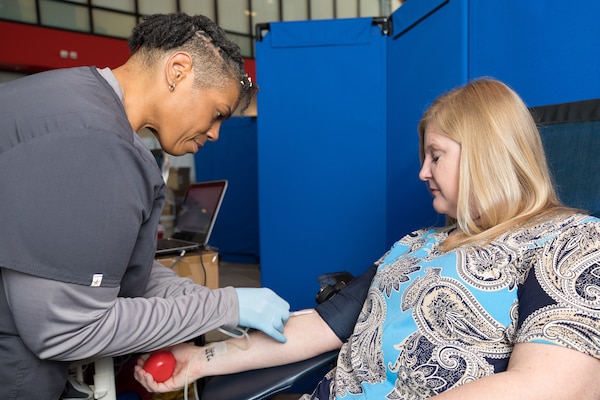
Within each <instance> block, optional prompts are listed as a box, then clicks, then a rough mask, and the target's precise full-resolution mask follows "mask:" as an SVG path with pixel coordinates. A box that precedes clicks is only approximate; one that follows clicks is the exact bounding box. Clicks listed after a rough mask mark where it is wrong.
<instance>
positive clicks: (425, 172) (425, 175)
mask: <svg viewBox="0 0 600 400" xmlns="http://www.w3.org/2000/svg"><path fill="white" fill-rule="evenodd" d="M429 178H431V173H430V169H429V163H427V162H426V161H423V164H421V170H420V171H419V179H420V180H422V181H424V182H425V181H427V180H428V179H429Z"/></svg>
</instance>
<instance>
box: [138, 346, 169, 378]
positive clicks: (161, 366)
mask: <svg viewBox="0 0 600 400" xmlns="http://www.w3.org/2000/svg"><path fill="white" fill-rule="evenodd" d="M144 369H145V370H146V372H148V373H150V375H152V377H153V378H154V380H155V381H156V382H158V383H160V382H164V381H166V380H167V379H169V378H170V377H171V375H173V371H175V356H174V355H173V353H171V352H170V351H164V350H161V351H157V352H155V353H152V354H150V357H148V359H147V360H146V362H145V363H144Z"/></svg>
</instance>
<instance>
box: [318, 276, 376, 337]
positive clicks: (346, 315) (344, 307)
mask: <svg viewBox="0 0 600 400" xmlns="http://www.w3.org/2000/svg"><path fill="white" fill-rule="evenodd" d="M375 272H377V265H376V264H373V265H372V266H371V267H369V269H367V270H366V271H365V272H364V273H363V274H362V275H360V276H358V277H356V278H354V279H353V280H352V281H350V282H349V283H348V284H347V285H346V286H345V287H343V288H342V289H341V290H340V291H339V292H338V293H337V294H336V295H335V296H333V297H331V298H330V299H329V300H327V301H325V302H323V303H321V304H319V305H318V306H317V307H316V310H317V312H318V313H319V315H320V316H321V318H323V320H324V321H325V323H327V325H329V327H330V328H331V330H332V331H333V332H334V333H335V334H336V336H337V337H338V338H339V339H340V340H341V341H342V342H345V341H346V340H347V339H348V338H349V337H350V335H351V334H352V332H353V331H354V325H355V324H356V320H357V319H358V315H359V314H360V310H361V309H362V306H363V303H364V302H365V299H366V298H367V293H368V291H369V287H370V286H371V281H372V280H373V277H374V276H375Z"/></svg>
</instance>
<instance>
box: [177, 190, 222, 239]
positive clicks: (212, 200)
mask: <svg viewBox="0 0 600 400" xmlns="http://www.w3.org/2000/svg"><path fill="white" fill-rule="evenodd" d="M226 188H227V181H224V180H223V181H212V182H200V183H193V184H191V185H190V186H189V188H188V190H187V192H186V195H185V198H184V200H183V204H182V205H181V208H180V210H179V212H178V214H177V221H176V223H175V229H174V235H173V237H175V238H178V239H184V240H191V241H194V242H197V243H199V244H201V245H206V244H207V243H206V242H207V241H208V237H209V236H210V233H211V231H212V228H213V226H214V223H215V221H216V216H217V214H218V212H219V208H220V207H221V202H222V201H223V196H224V193H225V190H226Z"/></svg>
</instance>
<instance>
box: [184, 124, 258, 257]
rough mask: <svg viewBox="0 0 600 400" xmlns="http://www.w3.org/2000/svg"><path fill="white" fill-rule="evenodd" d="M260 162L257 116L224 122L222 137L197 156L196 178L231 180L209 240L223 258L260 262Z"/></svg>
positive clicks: (195, 158) (195, 162) (209, 144)
mask: <svg viewBox="0 0 600 400" xmlns="http://www.w3.org/2000/svg"><path fill="white" fill-rule="evenodd" d="M257 162H258V161H257V145H256V118H255V117H233V118H230V119H228V120H227V121H225V122H223V124H222V125H221V130H220V132H219V140H218V141H217V142H214V143H213V142H207V143H206V145H205V146H204V147H203V148H202V149H201V150H200V151H199V152H198V153H197V154H196V155H195V157H194V164H195V165H194V166H195V172H196V180H197V181H199V182H201V181H212V180H217V179H227V180H228V181H229V186H228V188H227V192H226V193H225V198H224V199H223V204H222V205H221V211H220V212H219V216H218V218H217V221H216V222H215V226H214V229H213V233H212V235H211V239H210V242H209V244H210V245H211V246H215V247H217V249H218V251H219V256H220V257H221V259H222V260H223V261H230V262H242V263H255V262H258V261H259V257H260V254H259V238H260V237H259V233H258V166H257Z"/></svg>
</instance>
